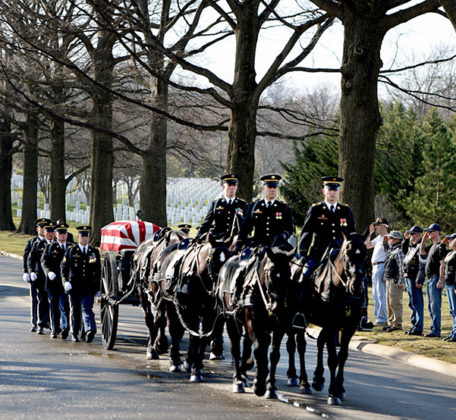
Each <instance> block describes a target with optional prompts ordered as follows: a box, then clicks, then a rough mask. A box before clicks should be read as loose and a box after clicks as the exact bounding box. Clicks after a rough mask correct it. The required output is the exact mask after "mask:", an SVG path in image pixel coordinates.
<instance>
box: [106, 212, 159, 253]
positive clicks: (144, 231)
mask: <svg viewBox="0 0 456 420" xmlns="http://www.w3.org/2000/svg"><path fill="white" fill-rule="evenodd" d="M159 229H160V226H157V225H155V224H153V223H150V222H143V221H142V220H138V221H134V220H122V221H118V222H113V223H110V224H109V225H106V226H104V227H102V228H101V245H100V249H102V250H103V251H116V252H119V251H121V250H122V249H136V248H138V246H139V245H140V244H141V242H144V241H145V240H146V239H150V238H152V236H153V235H154V233H155V232H157V230H159Z"/></svg>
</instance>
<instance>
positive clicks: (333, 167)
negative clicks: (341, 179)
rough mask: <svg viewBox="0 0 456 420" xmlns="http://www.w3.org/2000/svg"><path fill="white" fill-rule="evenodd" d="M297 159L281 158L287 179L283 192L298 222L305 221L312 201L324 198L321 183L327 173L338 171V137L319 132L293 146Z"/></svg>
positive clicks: (332, 173)
mask: <svg viewBox="0 0 456 420" xmlns="http://www.w3.org/2000/svg"><path fill="white" fill-rule="evenodd" d="M293 149H294V155H295V158H296V161H295V162H294V163H284V162H281V165H282V167H283V168H284V170H285V180H284V184H283V186H282V190H281V192H282V193H283V195H284V197H285V199H286V200H287V202H288V203H289V204H290V206H291V208H292V210H293V218H294V221H295V223H296V224H297V225H299V224H301V223H302V222H303V221H304V217H305V215H306V213H307V210H308V208H309V207H310V206H311V204H312V203H315V202H317V201H321V200H322V194H321V190H322V183H321V180H320V178H321V177H322V176H325V175H337V169H338V166H337V161H338V140H337V137H335V136H334V137H331V136H318V137H313V138H311V139H309V140H307V141H305V142H303V143H299V144H297V143H295V144H294V146H293Z"/></svg>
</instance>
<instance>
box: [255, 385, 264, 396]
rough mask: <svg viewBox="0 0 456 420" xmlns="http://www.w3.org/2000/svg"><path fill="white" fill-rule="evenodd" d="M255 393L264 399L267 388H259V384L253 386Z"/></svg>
mask: <svg viewBox="0 0 456 420" xmlns="http://www.w3.org/2000/svg"><path fill="white" fill-rule="evenodd" d="M253 392H254V393H255V395H256V396H257V397H262V396H263V395H264V394H265V392H266V386H264V385H263V386H259V385H258V384H256V383H254V384H253Z"/></svg>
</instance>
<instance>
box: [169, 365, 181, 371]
mask: <svg viewBox="0 0 456 420" xmlns="http://www.w3.org/2000/svg"><path fill="white" fill-rule="evenodd" d="M169 371H170V372H171V373H174V372H182V368H181V365H171V366H170V367H169Z"/></svg>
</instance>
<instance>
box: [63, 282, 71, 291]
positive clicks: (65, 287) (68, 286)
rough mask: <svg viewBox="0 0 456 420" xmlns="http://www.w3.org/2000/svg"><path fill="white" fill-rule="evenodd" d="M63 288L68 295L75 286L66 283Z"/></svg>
mask: <svg viewBox="0 0 456 420" xmlns="http://www.w3.org/2000/svg"><path fill="white" fill-rule="evenodd" d="M63 287H64V289H65V292H66V293H68V292H69V291H70V290H71V289H72V288H73V286H71V283H70V282H69V281H66V282H65V284H64V285H63Z"/></svg>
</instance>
